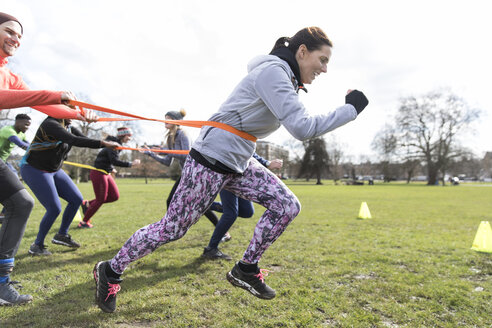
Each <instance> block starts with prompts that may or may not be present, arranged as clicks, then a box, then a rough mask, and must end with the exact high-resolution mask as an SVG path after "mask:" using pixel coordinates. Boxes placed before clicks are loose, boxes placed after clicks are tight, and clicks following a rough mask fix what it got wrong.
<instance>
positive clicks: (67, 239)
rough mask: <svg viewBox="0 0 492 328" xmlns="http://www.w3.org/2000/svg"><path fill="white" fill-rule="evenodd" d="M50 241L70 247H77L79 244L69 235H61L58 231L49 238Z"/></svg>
mask: <svg viewBox="0 0 492 328" xmlns="http://www.w3.org/2000/svg"><path fill="white" fill-rule="evenodd" d="M51 242H52V243H53V244H57V245H62V246H67V247H72V248H79V247H80V244H79V243H78V242H76V241H75V240H73V239H72V237H71V236H70V235H62V234H59V233H57V234H56V235H55V236H54V237H53V239H51Z"/></svg>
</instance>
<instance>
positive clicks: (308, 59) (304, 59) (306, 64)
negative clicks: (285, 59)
mask: <svg viewBox="0 0 492 328" xmlns="http://www.w3.org/2000/svg"><path fill="white" fill-rule="evenodd" d="M330 57H331V47H330V46H328V45H323V46H321V48H320V49H318V50H313V51H309V50H308V49H307V48H306V46H305V45H304V44H301V45H300V46H299V48H298V49H297V52H296V59H297V63H298V64H299V69H300V71H301V82H302V83H304V84H311V83H312V82H313V81H314V79H315V78H316V77H317V76H318V75H320V74H321V73H326V65H328V62H329V61H330Z"/></svg>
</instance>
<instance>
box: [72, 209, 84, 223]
mask: <svg viewBox="0 0 492 328" xmlns="http://www.w3.org/2000/svg"><path fill="white" fill-rule="evenodd" d="M73 220H74V221H76V220H79V221H82V215H80V210H78V211H77V213H75V217H74V218H73Z"/></svg>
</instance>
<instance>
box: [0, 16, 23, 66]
mask: <svg viewBox="0 0 492 328" xmlns="http://www.w3.org/2000/svg"><path fill="white" fill-rule="evenodd" d="M21 38H22V28H21V26H20V24H19V23H17V22H15V21H7V22H5V23H3V24H1V25H0V57H3V58H6V57H9V56H13V55H14V53H15V51H16V50H17V48H19V46H20V40H21Z"/></svg>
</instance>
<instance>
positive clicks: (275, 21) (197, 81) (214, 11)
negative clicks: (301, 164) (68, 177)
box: [0, 0, 492, 160]
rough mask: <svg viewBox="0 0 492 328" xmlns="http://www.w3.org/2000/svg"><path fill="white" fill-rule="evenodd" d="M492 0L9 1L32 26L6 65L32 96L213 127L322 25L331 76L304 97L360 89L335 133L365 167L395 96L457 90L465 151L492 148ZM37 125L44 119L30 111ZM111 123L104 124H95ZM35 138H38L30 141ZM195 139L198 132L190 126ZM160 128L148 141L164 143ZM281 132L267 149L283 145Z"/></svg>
mask: <svg viewBox="0 0 492 328" xmlns="http://www.w3.org/2000/svg"><path fill="white" fill-rule="evenodd" d="M487 4H488V1H473V0H470V1H467V2H464V1H449V0H448V1H431V0H427V1H405V3H403V2H402V1H377V0H375V1H327V0H320V1H318V0H309V1H298V0H297V1H290V0H282V1H267V0H262V1H258V0H249V1H233V0H229V1H217V0H207V1H203V0H202V1H196V0H193V1H186V0H183V1H166V0H159V1H158V0H152V1H151V0H142V1H138V2H137V1H134V0H132V1H128V0H117V1H116V0H108V1H105V0H84V1H80V0H77V1H75V0H73V1H72V0H43V1H39V0H22V1H17V0H10V1H2V5H1V7H0V11H3V12H7V13H9V14H12V15H14V16H16V17H17V18H18V19H19V20H20V21H21V23H22V24H23V26H24V36H23V39H22V44H21V47H20V48H19V50H18V51H17V54H16V55H15V56H14V57H13V59H11V60H10V64H9V65H10V68H11V69H12V70H13V71H14V72H16V73H19V74H21V75H22V76H23V78H24V79H25V80H26V82H27V83H28V84H29V85H30V87H31V88H32V89H54V90H71V91H73V92H75V93H77V94H85V95H87V96H88V97H89V98H90V100H91V101H92V102H93V103H95V104H97V105H100V106H105V107H110V108H114V109H117V110H123V111H128V112H132V113H137V114H140V115H145V116H150V117H154V118H163V116H164V114H165V113H166V112H167V111H168V110H177V109H179V108H185V109H186V110H187V112H188V115H187V116H186V117H185V119H190V120H205V119H207V118H208V117H209V116H210V115H211V114H212V113H214V112H215V111H216V110H217V109H218V108H219V106H220V105H221V103H222V102H223V101H224V100H225V99H226V97H227V96H228V95H229V93H230V92H231V91H232V89H233V88H234V87H235V86H236V84H237V83H238V82H239V81H240V79H241V78H242V77H244V75H245V74H246V72H247V71H246V66H247V63H248V62H249V61H250V60H251V59H252V58H254V57H255V56H257V55H260V54H266V53H268V52H269V51H270V50H271V48H272V46H273V44H274V42H275V40H277V39H278V38H279V37H281V36H292V35H293V34H295V33H296V32H297V31H298V30H299V29H301V28H303V27H306V26H319V27H321V28H322V29H323V30H324V31H325V32H326V33H327V35H328V36H329V38H330V39H331V40H332V41H333V43H334V48H333V54H332V58H331V61H330V63H329V65H328V73H327V74H323V75H321V76H320V77H318V78H317V79H316V81H315V82H314V83H313V84H312V85H308V86H307V87H308V90H309V93H308V94H303V93H302V92H301V99H302V101H303V103H304V104H305V105H306V107H307V109H308V110H309V111H310V112H311V113H313V114H319V113H326V112H330V111H332V110H334V109H335V108H336V107H338V106H340V105H342V104H343V103H344V95H345V92H346V90H347V89H349V88H351V89H354V88H356V89H359V90H361V91H363V92H364V93H365V94H366V95H367V97H368V98H369V101H370V105H369V106H368V107H367V108H366V110H365V111H364V112H363V113H362V114H361V115H360V116H359V117H358V118H357V119H356V120H355V121H354V122H351V123H349V124H347V125H345V126H343V127H341V128H339V129H338V130H336V131H335V132H333V133H332V134H333V135H334V136H335V137H336V139H337V140H338V141H339V142H340V143H342V144H344V145H345V153H346V154H349V155H352V156H353V159H354V160H357V159H358V158H359V157H360V156H361V155H371V154H372V153H373V151H372V150H371V142H372V140H373V138H374V136H375V134H376V133H377V132H378V131H379V129H380V128H381V127H382V125H383V124H384V123H386V122H390V121H391V117H392V115H394V114H395V113H396V109H397V106H398V99H399V98H400V97H405V96H409V95H419V94H422V93H426V92H428V91H431V90H434V89H436V88H440V87H449V88H451V89H452V90H453V91H454V92H455V93H456V94H458V95H460V96H462V97H464V98H465V99H466V100H467V101H468V103H469V104H470V105H471V106H473V107H478V108H481V109H482V110H483V116H482V118H481V120H480V122H478V124H477V125H476V134H475V135H471V136H470V137H468V139H467V141H466V145H467V146H469V147H471V148H472V149H473V150H474V151H475V152H476V154H477V155H478V156H483V154H484V152H485V151H487V150H489V151H492V145H491V142H490V141H491V140H492V115H491V108H492V96H491V95H490V93H491V91H490V89H491V83H490V81H491V77H492V63H491V59H492V45H491V42H490V33H491V31H492V21H491V19H490V9H489V6H488V5H487ZM33 115H34V116H36V119H37V120H40V119H41V117H42V116H41V115H40V114H33ZM97 124H103V123H97ZM34 130H35V129H32V131H30V133H31V136H32V135H33V133H34V132H35V131H34ZM187 131H188V133H189V134H190V135H191V137H192V139H194V138H195V137H196V135H197V132H198V131H197V129H192V128H187ZM164 132H165V129H164V126H163V124H159V123H146V124H145V125H144V130H143V131H142V134H143V135H142V136H140V140H143V139H144V140H147V141H148V143H159V142H160V140H162V139H163V134H164ZM288 138H289V136H288V134H287V132H286V131H285V130H284V129H283V128H282V129H280V130H279V131H277V132H276V133H274V134H272V135H271V136H270V137H268V138H267V139H266V140H268V141H273V142H276V143H283V142H284V141H285V140H286V139H288Z"/></svg>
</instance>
